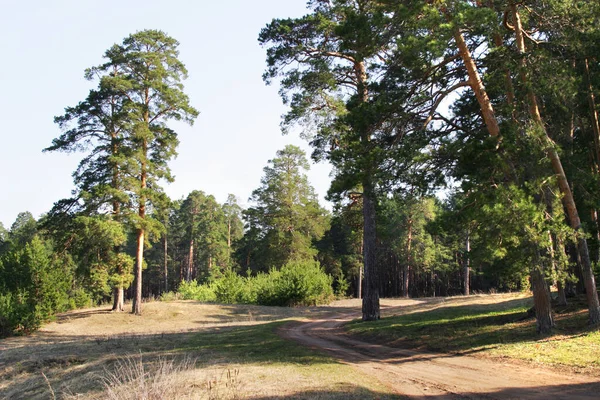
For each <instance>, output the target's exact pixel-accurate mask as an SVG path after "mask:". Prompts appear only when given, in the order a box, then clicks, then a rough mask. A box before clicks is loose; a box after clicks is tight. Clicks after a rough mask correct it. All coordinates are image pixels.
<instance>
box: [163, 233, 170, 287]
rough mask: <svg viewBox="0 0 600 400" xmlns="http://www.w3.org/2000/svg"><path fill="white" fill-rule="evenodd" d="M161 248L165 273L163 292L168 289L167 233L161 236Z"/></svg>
mask: <svg viewBox="0 0 600 400" xmlns="http://www.w3.org/2000/svg"><path fill="white" fill-rule="evenodd" d="M163 249H164V253H165V259H164V275H165V292H168V291H169V253H168V250H169V248H168V243H167V234H166V233H165V236H164V237H163Z"/></svg>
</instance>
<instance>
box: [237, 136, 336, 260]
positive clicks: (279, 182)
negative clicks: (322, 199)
mask: <svg viewBox="0 0 600 400" xmlns="http://www.w3.org/2000/svg"><path fill="white" fill-rule="evenodd" d="M269 164H270V165H269V166H267V167H265V168H264V176H263V178H262V179H261V187H259V188H258V189H256V190H255V191H254V192H253V193H252V198H251V200H252V201H253V202H254V205H253V206H252V207H250V208H249V209H248V210H246V211H245V212H244V218H245V220H246V225H247V231H246V234H245V236H244V238H243V239H242V241H241V243H240V248H239V249H238V260H239V263H240V264H241V265H242V266H243V267H246V268H251V269H253V270H262V271H266V270H268V269H270V268H281V267H282V266H283V265H284V264H286V263H287V262H290V261H300V260H312V259H314V257H315V256H316V253H317V252H316V250H315V249H314V247H313V241H315V240H318V239H319V238H321V237H322V236H323V233H324V231H325V229H326V227H327V224H328V218H327V215H326V211H325V210H324V209H323V208H322V207H321V206H320V205H319V203H318V201H317V196H316V194H315V192H314V189H313V188H312V186H311V185H310V184H309V182H308V178H307V176H306V174H305V173H304V171H306V170H308V168H309V164H308V161H307V160H306V155H305V153H304V152H303V151H302V150H301V149H300V148H298V147H296V146H292V145H288V146H286V147H285V148H284V149H283V150H280V151H278V152H277V157H276V158H274V159H273V160H270V161H269Z"/></svg>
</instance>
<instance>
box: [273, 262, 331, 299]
mask: <svg viewBox="0 0 600 400" xmlns="http://www.w3.org/2000/svg"><path fill="white" fill-rule="evenodd" d="M332 283H333V282H332V279H331V276H329V275H327V274H326V273H325V272H323V269H321V265H320V264H319V263H318V262H317V261H298V262H290V263H288V264H286V265H284V266H283V268H281V273H280V276H279V279H278V280H277V292H278V297H279V302H280V304H279V305H286V306H297V305H303V306H312V305H317V304H325V303H328V302H330V301H331V300H332V299H333V289H332V288H331V285H332Z"/></svg>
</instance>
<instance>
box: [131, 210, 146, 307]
mask: <svg viewBox="0 0 600 400" xmlns="http://www.w3.org/2000/svg"><path fill="white" fill-rule="evenodd" d="M140 209H141V207H140ZM140 213H141V211H140ZM143 262H144V229H142V228H140V229H138V235H137V251H136V258H135V275H134V285H133V289H134V292H133V305H132V307H131V313H132V314H135V315H142V266H143Z"/></svg>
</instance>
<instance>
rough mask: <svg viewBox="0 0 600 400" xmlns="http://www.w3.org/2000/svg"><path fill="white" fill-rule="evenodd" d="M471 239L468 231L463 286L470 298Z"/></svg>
mask: <svg viewBox="0 0 600 400" xmlns="http://www.w3.org/2000/svg"><path fill="white" fill-rule="evenodd" d="M470 253H471V237H470V236H469V231H467V240H466V252H465V260H464V271H463V285H464V292H463V293H464V295H465V296H468V295H469V294H470V285H471V255H470Z"/></svg>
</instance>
